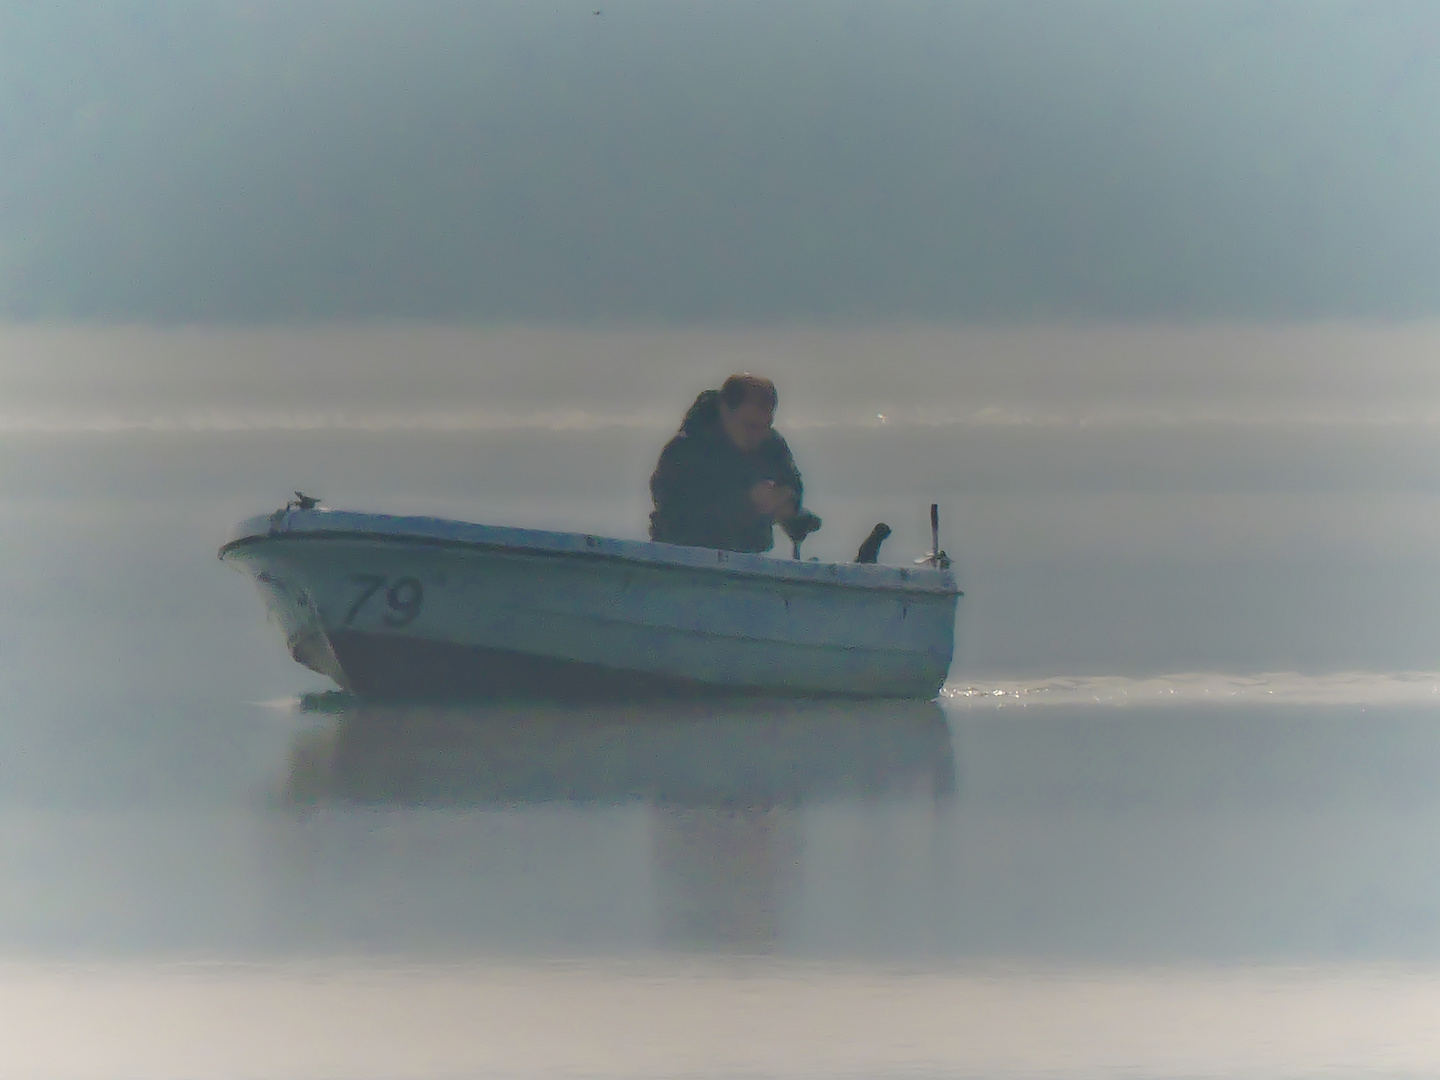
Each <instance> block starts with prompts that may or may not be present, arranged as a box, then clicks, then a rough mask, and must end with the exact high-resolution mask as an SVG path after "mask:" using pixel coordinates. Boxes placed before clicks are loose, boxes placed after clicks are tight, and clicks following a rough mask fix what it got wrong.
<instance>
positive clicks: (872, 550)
mask: <svg viewBox="0 0 1440 1080" xmlns="http://www.w3.org/2000/svg"><path fill="white" fill-rule="evenodd" d="M889 535H890V526H889V525H886V524H885V523H884V522H883V521H882V522H880V524H878V525H876V526H875V528H873V529H871V530H870V535H869V536H867V537H866V538H865V542H864V543H863V544H861V545H860V550H859V551H858V552H856V554H855V561H856V562H857V563H873V562H878V561H879V560H880V545H881V544H883V543H884V542H885V538H886V537H887V536H889Z"/></svg>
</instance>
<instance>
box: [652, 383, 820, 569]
mask: <svg viewBox="0 0 1440 1080" xmlns="http://www.w3.org/2000/svg"><path fill="white" fill-rule="evenodd" d="M777 401H778V395H777V394H776V392H775V384H774V383H772V382H771V381H770V380H769V379H764V378H761V377H760V376H758V375H748V374H747V375H732V376H730V378H728V379H726V380H725V384H724V385H723V386H721V387H720V389H719V390H706V391H704V392H703V393H702V394H701V395H700V396H699V397H697V398H696V399H695V403H694V404H693V405H691V406H690V410H689V411H688V412H687V413H686V414H685V419H684V421H683V422H682V423H681V425H680V430H679V431H678V432H677V433H676V434H675V437H674V438H673V439H671V440H670V442H669V443H667V444H666V446H665V449H664V450H663V451H662V452H661V454H660V462H659V464H658V465H656V466H655V474H654V475H653V476H651V477H650V494H651V497H652V498H653V500H654V503H655V510H654V512H653V513H652V514H651V515H650V539H652V540H656V541H659V542H660V543H664V544H689V545H691V546H694V547H709V548H720V549H722V550H725V551H769V550H770V549H771V547H773V546H774V543H775V534H774V527H775V525H777V524H779V525H781V526H790V529H793V528H794V525H795V523H797V522H799V521H801V520H802V519H804V518H807V517H809V515H806V514H805V513H804V512H803V511H802V510H801V509H800V501H801V497H802V495H803V488H802V486H801V483H800V471H799V470H798V469H797V468H796V467H795V459H794V458H793V457H791V455H790V447H789V446H788V445H786V443H785V440H784V439H783V438H782V437H781V436H780V433H779V432H778V431H776V430H775V429H774V427H773V426H772V425H773V424H774V422H775V406H776V403H777ZM815 520H816V521H817V523H818V519H815ZM812 527H813V526H812ZM790 529H787V531H790Z"/></svg>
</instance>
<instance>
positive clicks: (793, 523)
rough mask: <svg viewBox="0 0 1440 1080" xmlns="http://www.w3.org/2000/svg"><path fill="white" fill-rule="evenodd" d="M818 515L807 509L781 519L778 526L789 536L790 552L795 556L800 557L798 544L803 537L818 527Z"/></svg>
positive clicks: (803, 539)
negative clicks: (783, 519) (787, 518)
mask: <svg viewBox="0 0 1440 1080" xmlns="http://www.w3.org/2000/svg"><path fill="white" fill-rule="evenodd" d="M820 524H821V523H820V517H819V515H817V514H812V513H811V512H810V511H809V510H801V511H800V512H799V513H798V514H796V515H795V516H794V517H792V518H791V519H790V520H789V521H782V522H781V523H780V527H781V528H782V529H784V530H785V535H786V536H788V537H790V544H791V549H790V553H791V554H792V555H793V556H794V557H795V558H797V559H798V558H800V545H801V544H803V543H804V542H805V538H806V537H807V536H809V535H810V534H811V533H812V532H814V531H815V530H816V529H818V528H820Z"/></svg>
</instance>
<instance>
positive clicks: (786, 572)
mask: <svg viewBox="0 0 1440 1080" xmlns="http://www.w3.org/2000/svg"><path fill="white" fill-rule="evenodd" d="M221 556H222V557H223V558H225V559H227V560H232V561H235V562H238V563H241V564H243V565H244V566H245V567H246V568H247V569H249V570H250V572H251V573H252V574H253V575H254V576H255V577H256V579H257V581H258V582H259V584H260V585H261V588H262V591H263V593H264V595H265V597H266V601H267V604H268V606H269V607H270V609H271V611H272V613H273V614H274V615H275V616H276V618H277V620H278V621H279V623H280V625H281V627H282V629H283V630H284V631H285V633H286V637H287V640H288V642H289V644H290V647H291V650H292V653H293V654H294V655H295V657H296V659H298V660H300V661H301V662H302V663H305V664H307V665H308V666H310V667H312V668H314V669H315V670H317V671H321V672H323V673H324V674H326V675H329V676H330V677H332V678H333V679H334V680H335V681H336V682H337V683H338V684H339V685H341V686H342V687H344V688H346V689H349V690H352V691H354V692H356V693H360V694H369V695H385V696H390V695H402V696H436V695H447V696H448V695H457V694H458V695H477V694H479V695H508V694H533V693H541V694H545V695H546V696H582V697H591V696H597V695H608V694H615V693H619V694H628V693H635V692H639V693H643V692H649V691H661V692H671V693H683V692H700V691H706V690H709V691H714V690H723V691H731V692H735V691H746V692H766V693H774V692H782V693H786V692H788V693H805V694H813V693H830V694H850V695H866V696H870V695H873V696H893V697H933V696H934V695H935V693H936V692H937V691H938V690H939V688H940V686H941V684H942V683H943V682H944V680H945V676H946V673H947V671H948V669H949V666H950V659H951V652H952V649H953V641H954V619H955V605H956V597H957V595H958V591H957V590H956V588H955V585H954V580H953V578H952V577H951V576H950V574H949V573H948V571H942V570H935V569H930V568H920V569H914V570H910V569H905V570H900V569H897V568H893V567H875V566H864V567H861V566H854V565H847V564H818V563H797V562H794V561H790V560H782V559H775V558H770V557H767V556H758V555H740V554H734V553H726V552H716V551H710V550H708V549H701V548H679V547H673V546H670V545H661V544H649V543H643V542H638V541H620V540H610V539H606V538H600V537H589V536H583V535H579V534H567V533H541V532H535V531H529V530H516V529H497V528H493V527H487V526H478V525H466V524H464V523H459V522H445V521H439V520H436V519H417V518H409V519H406V518H390V517H383V516H379V515H368V514H340V513H334V512H330V511H321V510H310V511H293V512H288V513H285V514H279V515H272V516H271V517H269V518H258V519H252V520H251V521H250V522H247V523H245V524H244V525H242V526H241V528H240V530H239V531H238V534H237V536H236V537H235V539H233V540H232V541H231V542H230V543H228V544H227V545H226V546H225V547H224V548H222V549H221Z"/></svg>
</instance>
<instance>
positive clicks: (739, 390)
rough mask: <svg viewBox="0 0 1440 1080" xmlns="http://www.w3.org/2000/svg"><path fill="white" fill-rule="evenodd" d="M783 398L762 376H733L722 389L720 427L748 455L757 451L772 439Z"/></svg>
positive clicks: (773, 385) (772, 384)
mask: <svg viewBox="0 0 1440 1080" xmlns="http://www.w3.org/2000/svg"><path fill="white" fill-rule="evenodd" d="M778 401H779V395H778V394H777V393H776V392H775V384H774V383H772V382H771V381H770V380H769V379H765V378H762V377H761V376H759V375H750V374H748V373H747V374H745V375H731V376H730V378H728V379H726V380H725V385H724V386H722V387H720V426H721V427H722V428H723V429H724V430H725V434H726V436H727V437H728V438H729V439H730V441H731V442H732V443H734V444H735V446H736V447H737V448H738V449H739V450H741V451H743V452H744V453H747V454H748V453H750V452H751V451H753V450H757V449H759V447H760V444H761V443H763V442H764V441H765V440H766V439H767V438H769V437H770V425H771V424H773V423H774V422H775V405H776V403H777V402H778Z"/></svg>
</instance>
